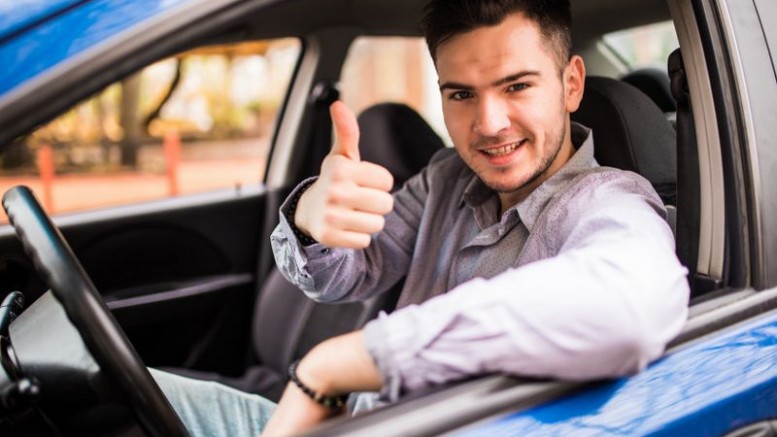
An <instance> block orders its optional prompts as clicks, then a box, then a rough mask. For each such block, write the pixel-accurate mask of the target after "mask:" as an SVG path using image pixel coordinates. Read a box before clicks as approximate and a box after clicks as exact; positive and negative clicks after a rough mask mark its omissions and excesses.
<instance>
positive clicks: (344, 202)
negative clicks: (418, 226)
mask: <svg viewBox="0 0 777 437" xmlns="http://www.w3.org/2000/svg"><path fill="white" fill-rule="evenodd" d="M329 113H330V115H331V116H332V122H333V124H334V130H335V135H336V141H335V144H334V145H333V146H332V151H331V152H330V153H329V155H327V157H326V158H324V161H323V163H322V164H321V174H320V175H319V177H318V180H317V181H316V182H315V183H314V184H313V185H311V186H310V188H308V189H307V190H306V191H305V192H304V193H303V194H302V197H301V198H300V200H299V203H298V204H297V211H296V214H295V215H294V225H295V226H296V227H297V228H298V229H299V230H300V231H302V232H304V233H306V234H308V235H310V236H311V237H313V238H315V239H316V241H318V242H320V243H323V244H325V245H327V246H329V247H345V248H352V249H362V248H365V247H367V246H368V245H369V244H370V235H371V234H373V233H375V232H379V231H381V230H382V229H383V226H384V224H385V220H384V218H383V216H384V215H385V214H388V213H389V212H391V210H392V208H393V207H394V198H393V197H392V196H391V194H390V191H391V188H392V186H393V185H394V178H393V177H392V176H391V173H389V171H388V170H386V169H385V168H384V167H381V166H379V165H377V164H373V163H370V162H362V161H360V159H359V125H358V124H357V122H356V117H355V116H354V114H353V112H351V110H350V109H348V107H347V106H345V104H343V103H342V102H340V101H337V102H335V103H333V104H332V106H331V107H330V108H329Z"/></svg>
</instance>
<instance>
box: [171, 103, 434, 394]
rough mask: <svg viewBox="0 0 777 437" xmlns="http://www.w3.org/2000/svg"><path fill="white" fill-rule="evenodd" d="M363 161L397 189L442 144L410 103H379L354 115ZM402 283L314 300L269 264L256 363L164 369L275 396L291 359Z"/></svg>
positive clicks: (372, 311)
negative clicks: (233, 371) (342, 298)
mask: <svg viewBox="0 0 777 437" xmlns="http://www.w3.org/2000/svg"><path fill="white" fill-rule="evenodd" d="M358 122H359V127H360V130H361V137H360V140H359V150H360V154H361V158H362V160H365V161H370V162H374V163H376V164H379V165H382V166H383V167H386V168H387V169H388V170H389V171H390V172H391V173H392V175H393V176H394V187H395V188H398V187H399V186H401V184H402V183H404V181H405V180H406V179H407V178H409V177H411V176H412V175H414V174H416V173H418V172H420V171H421V169H422V168H423V167H424V166H425V165H426V164H427V163H428V162H429V159H430V158H431V157H432V155H433V154H434V153H435V152H437V151H438V150H440V149H441V148H443V147H445V144H444V143H443V141H442V140H441V139H440V137H439V136H438V135H437V134H436V133H435V132H434V130H432V128H431V127H430V126H429V125H428V124H427V123H426V121H424V119H423V118H422V117H421V116H420V115H419V114H418V113H417V112H415V111H414V110H413V109H411V108H410V107H408V106H406V105H404V104H400V103H382V104H378V105H375V106H372V107H370V108H367V109H366V110H365V111H364V112H363V113H362V114H360V115H359V117H358ZM401 287H402V282H400V283H399V284H397V285H395V286H394V287H393V288H392V289H391V290H389V291H388V292H386V293H383V294H381V295H380V296H376V297H374V298H372V299H370V300H367V301H365V302H352V303H343V304H322V303H316V302H314V301H312V300H311V299H309V298H308V297H307V296H305V295H304V294H303V293H302V291H300V290H299V289H298V288H297V287H295V286H294V285H292V284H291V283H289V282H288V281H287V280H286V279H285V278H284V277H283V276H282V275H281V273H280V271H279V270H278V269H277V268H273V269H272V270H271V272H270V273H269V275H268V277H267V279H266V281H265V282H264V283H263V284H262V287H261V289H260V291H259V294H258V296H257V299H256V304H255V309H254V318H253V323H252V333H251V334H252V346H253V352H254V355H255V359H256V364H254V365H251V366H249V367H248V368H247V369H246V371H245V373H244V374H243V375H242V376H240V377H227V376H223V375H219V374H216V373H212V372H201V371H196V370H190V369H165V370H168V371H172V372H174V373H178V374H182V375H184V376H189V377H193V378H197V379H205V380H213V381H218V382H221V383H223V384H226V385H228V386H231V387H235V388H237V389H240V390H243V391H246V392H250V393H257V394H260V395H262V396H264V397H266V398H268V399H270V400H274V401H277V400H278V399H279V398H280V395H281V393H282V391H283V389H284V387H285V385H286V381H287V377H286V369H287V368H288V366H289V364H291V362H292V361H293V360H295V359H297V358H299V357H301V356H303V355H304V354H305V353H307V351H309V350H310V349H312V348H313V347H314V346H315V345H316V344H318V343H320V342H321V341H324V340H326V339H327V338H330V337H333V336H336V335H339V334H344V333H346V332H350V331H353V330H355V329H358V328H359V327H361V326H363V325H364V324H365V323H366V322H367V321H369V320H370V319H372V318H374V317H375V316H377V314H378V313H379V312H380V311H381V310H391V309H393V307H394V305H395V304H396V299H397V297H398V295H399V291H400V290H401Z"/></svg>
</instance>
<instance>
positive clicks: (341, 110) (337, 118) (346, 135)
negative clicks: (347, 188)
mask: <svg viewBox="0 0 777 437" xmlns="http://www.w3.org/2000/svg"><path fill="white" fill-rule="evenodd" d="M329 114H330V116H331V117H332V124H333V126H334V130H335V144H334V145H333V146H332V152H331V154H332V155H343V156H345V157H347V158H350V159H352V160H354V161H359V159H360V158H359V124H358V123H357V122H356V116H355V115H354V114H353V111H351V110H350V109H348V107H347V106H345V103H343V102H342V101H340V100H338V101H336V102H334V103H332V105H331V106H330V107H329Z"/></svg>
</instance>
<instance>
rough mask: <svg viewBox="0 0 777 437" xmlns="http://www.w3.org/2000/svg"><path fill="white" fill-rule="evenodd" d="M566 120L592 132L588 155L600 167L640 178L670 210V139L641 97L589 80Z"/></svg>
mask: <svg viewBox="0 0 777 437" xmlns="http://www.w3.org/2000/svg"><path fill="white" fill-rule="evenodd" d="M572 120H574V121H577V122H579V123H582V124H584V125H586V126H588V127H590V128H591V129H592V130H593V136H594V155H595V157H596V160H597V161H598V162H599V163H600V164H601V165H606V166H610V167H616V168H620V169H624V170H631V171H634V172H637V173H639V174H641V175H642V176H644V177H645V178H646V179H647V180H649V181H650V182H651V183H652V184H653V187H655V189H656V191H658V194H659V195H660V196H661V197H662V199H663V200H664V202H665V203H668V204H674V196H675V193H676V184H677V149H676V134H675V131H674V128H672V126H671V124H669V121H667V119H666V117H665V116H664V114H663V112H662V111H661V109H659V108H658V106H656V104H655V103H653V101H652V100H650V99H649V98H648V97H647V96H646V95H645V94H643V93H642V92H641V91H639V90H638V89H636V88H635V87H633V86H631V85H629V84H627V83H624V82H621V81H618V80H615V79H611V78H606V77H595V76H590V77H588V78H586V81H585V94H584V96H583V101H582V102H581V104H580V108H579V109H578V110H577V112H575V113H573V114H572Z"/></svg>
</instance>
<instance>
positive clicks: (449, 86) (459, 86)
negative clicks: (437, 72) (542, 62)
mask: <svg viewBox="0 0 777 437" xmlns="http://www.w3.org/2000/svg"><path fill="white" fill-rule="evenodd" d="M539 75H540V72H539V71H535V70H528V71H521V72H520V73H515V74H511V75H509V76H505V77H503V78H501V79H497V80H496V81H494V82H491V86H492V87H498V86H502V85H504V84H506V83H510V82H515V81H516V80H518V79H522V78H524V77H526V76H539ZM474 89H475V87H473V86H472V85H466V84H463V83H458V82H445V83H443V84H441V85H440V91H445V90H465V91H472V90H474Z"/></svg>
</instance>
